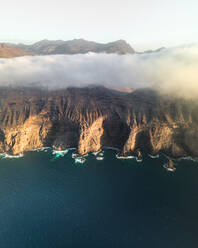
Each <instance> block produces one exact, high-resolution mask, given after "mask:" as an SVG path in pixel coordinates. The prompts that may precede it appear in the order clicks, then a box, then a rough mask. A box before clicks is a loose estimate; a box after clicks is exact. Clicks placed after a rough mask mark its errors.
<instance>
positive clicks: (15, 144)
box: [0, 87, 198, 157]
mask: <svg viewBox="0 0 198 248" xmlns="http://www.w3.org/2000/svg"><path fill="white" fill-rule="evenodd" d="M197 112H198V105H197V104H196V103H194V102H192V101H185V100H181V99H180V100H179V99H174V100H173V98H172V99H171V98H169V97H165V96H160V95H159V94H158V93H156V92H155V91H153V90H150V89H142V90H136V91H134V92H132V93H120V92H117V91H113V90H110V89H106V88H104V87H89V88H88V87H87V88H68V89H65V90H60V91H45V90H39V89H35V88H32V89H31V88H18V89H14V88H13V89H11V88H9V89H8V88H1V90H0V152H8V153H11V154H17V153H21V152H24V151H26V150H30V149H36V148H41V147H44V146H45V147H46V146H49V147H52V148H54V149H66V148H69V147H76V148H78V151H79V153H81V154H85V153H87V152H91V151H98V150H99V149H100V148H101V147H104V146H108V147H116V148H119V149H120V151H121V154H123V155H129V154H134V153H136V151H137V150H138V149H140V150H142V151H145V152H148V153H150V154H153V155H155V154H157V153H158V152H159V151H162V152H164V153H165V154H167V155H170V156H171V157H181V156H189V155H190V156H198V149H197V145H198V115H197Z"/></svg>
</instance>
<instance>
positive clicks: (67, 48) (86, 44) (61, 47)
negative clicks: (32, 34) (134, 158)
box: [17, 39, 135, 55]
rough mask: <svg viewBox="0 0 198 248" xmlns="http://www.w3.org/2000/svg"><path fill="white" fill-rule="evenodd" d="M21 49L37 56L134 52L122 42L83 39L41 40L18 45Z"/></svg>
mask: <svg viewBox="0 0 198 248" xmlns="http://www.w3.org/2000/svg"><path fill="white" fill-rule="evenodd" d="M17 46H19V47H20V48H21V49H23V50H24V51H27V52H33V53H35V54H38V55H50V54H79V53H81V54H84V53H88V52H95V53H100V52H106V53H117V54H127V53H129V54H133V53H135V50H134V49H133V48H132V47H131V46H130V45H129V44H128V43H127V42H126V41H124V40H117V41H114V42H109V43H104V44H103V43H97V42H94V41H87V40H84V39H73V40H68V41H63V40H47V39H44V40H41V41H38V42H36V43H34V44H32V45H24V44H18V45H17Z"/></svg>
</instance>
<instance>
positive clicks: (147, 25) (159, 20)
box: [0, 0, 198, 50]
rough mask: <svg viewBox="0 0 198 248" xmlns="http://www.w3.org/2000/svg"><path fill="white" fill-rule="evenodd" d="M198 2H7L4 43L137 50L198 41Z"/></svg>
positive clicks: (0, 21) (0, 14)
mask: <svg viewBox="0 0 198 248" xmlns="http://www.w3.org/2000/svg"><path fill="white" fill-rule="evenodd" d="M197 13H198V1H197V0H164V1H163V0H97V1H96V0H81V1H80V0H6V1H3V2H2V3H1V11H0V30H1V36H0V40H1V41H5V40H9V41H20V40H21V41H37V40H41V39H44V38H47V39H65V40H68V39H74V38H84V39H88V40H95V41H98V42H108V41H113V40H117V39H125V40H127V41H128V42H129V43H130V44H131V45H132V46H133V47H134V48H135V49H139V50H142V49H147V48H156V47H159V46H176V45H179V44H184V43H193V42H198V32H197V25H198V14H197Z"/></svg>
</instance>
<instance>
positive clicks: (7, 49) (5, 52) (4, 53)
mask: <svg viewBox="0 0 198 248" xmlns="http://www.w3.org/2000/svg"><path fill="white" fill-rule="evenodd" d="M25 55H33V54H32V53H30V52H27V51H23V50H22V49H21V48H20V47H17V46H8V45H7V44H4V43H0V58H13V57H19V56H25Z"/></svg>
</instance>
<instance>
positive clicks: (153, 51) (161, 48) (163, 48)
mask: <svg viewBox="0 0 198 248" xmlns="http://www.w3.org/2000/svg"><path fill="white" fill-rule="evenodd" d="M163 50H166V47H160V48H158V49H156V50H146V51H144V52H138V53H139V54H143V53H158V52H161V51H163Z"/></svg>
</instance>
